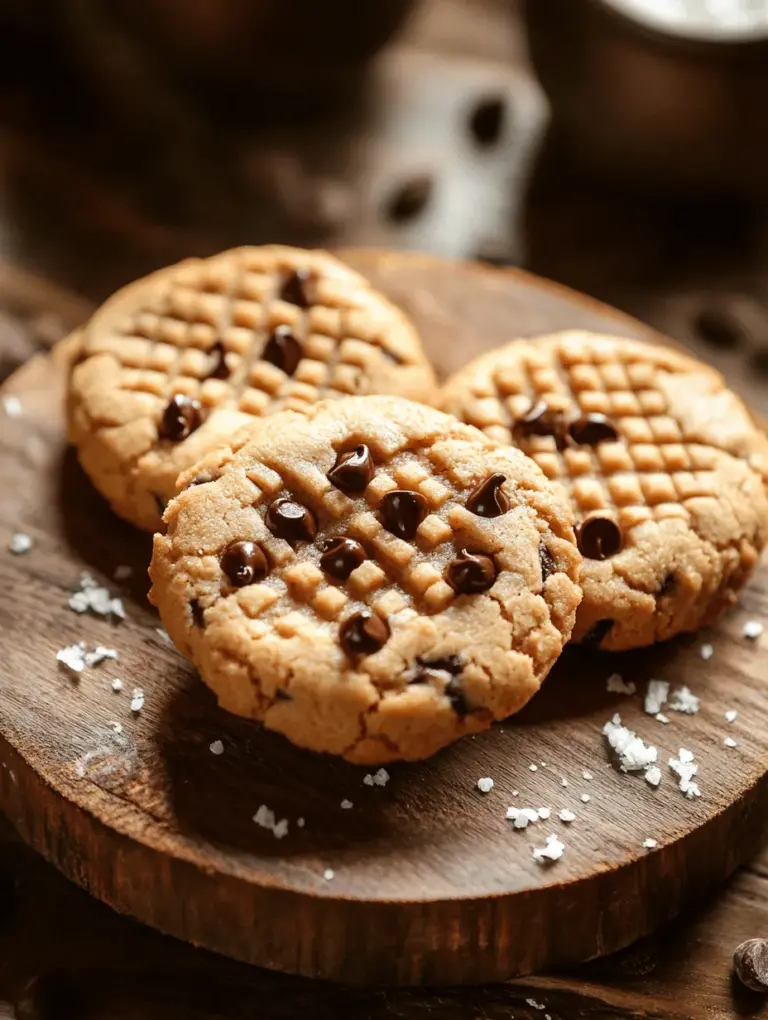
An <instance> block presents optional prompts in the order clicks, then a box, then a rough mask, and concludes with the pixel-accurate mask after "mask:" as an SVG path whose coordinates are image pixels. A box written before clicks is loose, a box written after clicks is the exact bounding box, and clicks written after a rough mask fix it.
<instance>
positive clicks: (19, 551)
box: [8, 531, 32, 556]
mask: <svg viewBox="0 0 768 1020" xmlns="http://www.w3.org/2000/svg"><path fill="white" fill-rule="evenodd" d="M31 548H32V539H31V538H30V537H29V535H26V534H25V533H24V532H23V531H17V532H16V534H15V535H12V536H11V541H10V542H9V543H8V549H9V550H10V551H11V552H12V553H13V555H14V556H23V555H24V553H28V552H29V550H30V549H31Z"/></svg>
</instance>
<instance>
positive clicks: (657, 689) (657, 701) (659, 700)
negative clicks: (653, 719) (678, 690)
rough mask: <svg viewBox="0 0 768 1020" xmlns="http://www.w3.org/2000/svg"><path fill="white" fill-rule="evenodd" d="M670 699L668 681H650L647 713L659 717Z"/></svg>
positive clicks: (645, 706)
mask: <svg viewBox="0 0 768 1020" xmlns="http://www.w3.org/2000/svg"><path fill="white" fill-rule="evenodd" d="M668 697H669V684H668V683H667V681H666V680H649V681H648V687H647V689H646V692H645V705H644V708H645V711H646V712H647V713H648V715H658V713H659V712H661V710H662V708H663V707H664V705H665V704H666V701H667V698H668Z"/></svg>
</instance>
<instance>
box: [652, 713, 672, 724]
mask: <svg viewBox="0 0 768 1020" xmlns="http://www.w3.org/2000/svg"><path fill="white" fill-rule="evenodd" d="M653 718H654V719H655V720H656V722H660V723H664V725H665V726H668V725H669V716H667V715H664V713H663V712H657V713H656V715H655V716H654V717H653Z"/></svg>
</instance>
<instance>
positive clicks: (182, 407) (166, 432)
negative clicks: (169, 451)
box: [160, 393, 203, 443]
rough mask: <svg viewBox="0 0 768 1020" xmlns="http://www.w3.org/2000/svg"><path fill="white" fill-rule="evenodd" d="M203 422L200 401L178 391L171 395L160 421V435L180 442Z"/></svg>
mask: <svg viewBox="0 0 768 1020" xmlns="http://www.w3.org/2000/svg"><path fill="white" fill-rule="evenodd" d="M202 422H203V411H202V408H201V407H200V403H199V401H197V400H195V399H194V398H193V397H186V396H184V394H183V393H176V394H175V395H174V396H173V397H171V399H170V402H169V404H168V406H167V407H166V409H165V410H164V411H163V417H162V420H161V423H160V435H161V436H162V437H163V438H164V439H170V440H171V442H174V443H179V442H181V440H182V439H186V438H187V436H188V435H190V434H191V433H192V432H194V431H195V429H197V428H199V427H200V425H202Z"/></svg>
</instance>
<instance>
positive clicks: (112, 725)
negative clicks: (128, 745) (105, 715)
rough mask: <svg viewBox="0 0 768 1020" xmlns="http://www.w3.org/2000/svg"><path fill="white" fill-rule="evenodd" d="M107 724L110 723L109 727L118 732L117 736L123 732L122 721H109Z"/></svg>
mask: <svg viewBox="0 0 768 1020" xmlns="http://www.w3.org/2000/svg"><path fill="white" fill-rule="evenodd" d="M109 725H110V728H111V729H112V730H114V732H115V733H117V734H118V736H119V735H120V734H121V733H122V732H123V724H122V723H119V722H111V723H110V724H109Z"/></svg>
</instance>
